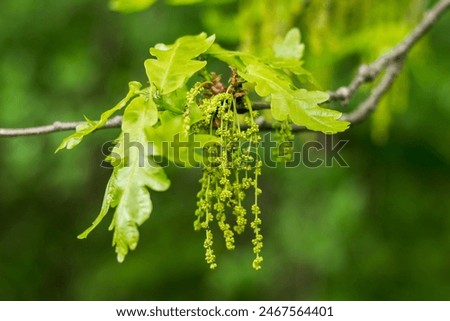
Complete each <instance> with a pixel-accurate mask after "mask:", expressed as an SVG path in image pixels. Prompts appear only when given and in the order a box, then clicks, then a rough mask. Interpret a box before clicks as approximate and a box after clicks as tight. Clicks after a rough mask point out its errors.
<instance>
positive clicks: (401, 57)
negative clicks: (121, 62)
mask: <svg viewBox="0 0 450 321" xmlns="http://www.w3.org/2000/svg"><path fill="white" fill-rule="evenodd" d="M449 7H450V0H440V1H439V2H438V3H436V5H435V6H434V7H433V8H432V9H430V10H429V11H428V12H427V13H426V14H425V16H424V18H423V19H422V21H421V22H420V23H419V24H418V25H417V26H416V27H415V28H414V29H413V31H412V32H411V33H410V34H409V35H407V36H406V37H405V38H404V39H403V40H402V41H401V42H400V43H399V44H398V45H397V46H395V47H394V48H393V49H392V50H391V51H390V52H389V53H387V54H386V55H383V56H381V57H379V58H378V59H377V60H375V61H374V62H372V63H371V64H369V65H362V66H360V67H359V69H358V73H357V74H356V76H355V78H354V79H353V80H352V82H351V83H350V84H349V85H348V86H343V87H340V88H338V89H337V90H336V91H331V92H330V99H329V101H340V102H341V105H347V104H348V103H349V101H350V99H351V98H352V97H353V95H354V94H355V93H356V92H357V91H358V89H359V88H360V87H361V85H363V84H364V83H368V82H373V81H374V80H375V79H377V77H378V76H379V75H380V74H381V73H382V72H383V71H385V73H384V76H383V78H382V80H381V81H380V83H379V84H378V85H377V86H376V87H375V88H373V90H372V92H371V93H370V95H369V97H368V98H367V99H366V100H365V101H364V102H362V103H361V104H360V105H359V106H358V107H356V109H355V110H354V111H353V112H351V113H344V114H342V117H341V119H342V120H346V121H349V122H351V123H358V122H361V121H363V120H364V119H366V118H367V117H368V115H369V114H370V113H371V112H373V111H374V110H375V109H376V107H377V104H378V102H379V101H380V99H381V98H382V97H383V95H384V94H385V93H386V92H387V91H388V90H389V88H390V87H391V86H392V84H393V82H394V81H395V79H396V78H397V76H398V74H399V73H400V71H401V69H402V67H403V62H404V61H405V59H406V56H407V55H408V53H409V51H410V50H411V48H412V47H413V46H414V45H415V44H416V43H417V42H418V41H419V40H420V39H421V38H422V37H423V36H424V35H425V34H426V33H427V32H428V30H429V29H430V28H431V27H432V26H433V25H434V24H435V23H436V21H437V20H438V19H439V18H440V17H441V15H442V14H443V13H444V12H445V11H446V10H447V9H448V8H449ZM253 109H254V110H263V109H270V103H266V102H255V103H254V104H253ZM83 123H84V122H82V121H80V122H60V121H55V122H54V123H53V124H51V125H46V126H39V127H28V128H0V137H17V136H31V135H42V134H48V133H54V132H59V131H66V130H74V129H76V127H77V126H78V125H80V124H83ZM121 124H122V117H121V116H116V117H114V118H111V119H110V120H109V121H108V122H107V123H106V124H105V126H103V127H101V129H103V128H117V127H120V126H121ZM260 128H261V130H270V129H272V124H271V123H268V122H265V121H262V122H261V123H260ZM293 130H294V131H297V132H298V131H304V130H307V129H306V128H305V127H303V126H293Z"/></svg>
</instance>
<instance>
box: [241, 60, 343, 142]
mask: <svg viewBox="0 0 450 321" xmlns="http://www.w3.org/2000/svg"><path fill="white" fill-rule="evenodd" d="M241 76H242V77H243V78H244V79H245V80H247V81H248V82H250V83H254V84H255V91H256V93H257V94H258V95H259V96H261V97H266V96H271V99H272V102H271V105H272V106H271V111H272V116H273V117H274V119H276V120H279V121H283V120H286V119H288V117H289V118H290V119H291V120H292V121H293V122H294V123H295V124H297V125H301V126H305V127H306V128H308V129H310V130H315V131H321V132H323V133H326V134H334V133H337V132H342V131H344V130H346V129H347V128H348V126H349V123H348V122H346V121H342V120H339V118H340V117H341V115H342V114H341V113H340V112H338V111H335V110H331V109H326V108H322V107H320V106H319V104H320V103H323V102H325V101H327V100H328V98H329V97H328V94H327V93H325V92H321V91H307V90H305V89H295V88H294V86H293V85H292V82H291V81H290V80H289V79H288V78H287V77H286V76H284V75H283V74H281V73H279V72H277V71H276V70H273V69H271V68H270V67H269V66H267V65H265V64H252V65H249V66H247V68H246V70H245V72H243V73H241Z"/></svg>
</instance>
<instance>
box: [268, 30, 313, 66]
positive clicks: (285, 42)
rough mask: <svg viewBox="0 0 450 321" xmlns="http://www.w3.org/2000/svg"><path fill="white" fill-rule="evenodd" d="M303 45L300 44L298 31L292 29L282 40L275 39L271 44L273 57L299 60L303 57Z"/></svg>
mask: <svg viewBox="0 0 450 321" xmlns="http://www.w3.org/2000/svg"><path fill="white" fill-rule="evenodd" d="M304 50H305V45H304V44H302V43H301V42H300V30H298V29H297V28H293V29H291V30H289V31H288V33H287V34H286V37H285V38H284V39H276V40H275V42H274V44H273V51H274V54H275V57H277V58H283V59H286V60H288V59H289V60H300V59H301V58H302V57H303V51H304Z"/></svg>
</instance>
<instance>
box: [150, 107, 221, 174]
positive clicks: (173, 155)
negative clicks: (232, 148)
mask: <svg viewBox="0 0 450 321" xmlns="http://www.w3.org/2000/svg"><path fill="white" fill-rule="evenodd" d="M160 121H161V123H160V124H159V126H157V127H151V128H147V137H148V141H149V142H151V143H152V154H153V155H154V156H163V157H166V158H167V159H168V160H170V161H171V162H173V163H175V164H177V165H178V166H182V167H193V166H199V165H200V164H202V163H203V161H204V159H203V155H202V149H203V147H205V145H206V144H211V143H218V142H219V138H218V137H217V136H214V135H207V134H190V135H188V133H187V132H186V131H185V130H184V129H183V128H184V125H185V124H184V118H183V115H179V114H175V113H172V112H170V111H164V112H161V113H160Z"/></svg>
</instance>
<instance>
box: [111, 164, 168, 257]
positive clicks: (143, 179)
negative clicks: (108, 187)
mask: <svg viewBox="0 0 450 321" xmlns="http://www.w3.org/2000/svg"><path fill="white" fill-rule="evenodd" d="M115 172H117V174H116V175H117V190H118V193H119V198H118V204H117V208H116V211H115V213H114V217H113V220H112V222H111V225H110V227H109V229H110V230H114V236H113V246H115V248H116V253H117V260H118V261H119V262H123V260H124V259H125V256H126V255H127V253H128V251H129V250H134V249H135V248H136V246H137V243H138V240H139V231H138V226H140V225H142V223H144V222H145V221H146V220H147V219H148V218H149V217H150V213H151V212H152V210H153V205H152V202H151V199H150V192H149V190H148V189H149V188H150V189H152V190H154V191H160V192H162V191H165V190H167V189H168V188H169V186H170V181H169V179H168V178H167V176H166V174H165V173H164V170H163V169H162V168H161V167H159V166H157V165H156V164H152V163H150V161H146V162H144V166H140V164H139V160H137V161H136V160H135V161H133V162H131V161H130V164H129V166H126V167H121V168H117V169H115Z"/></svg>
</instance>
